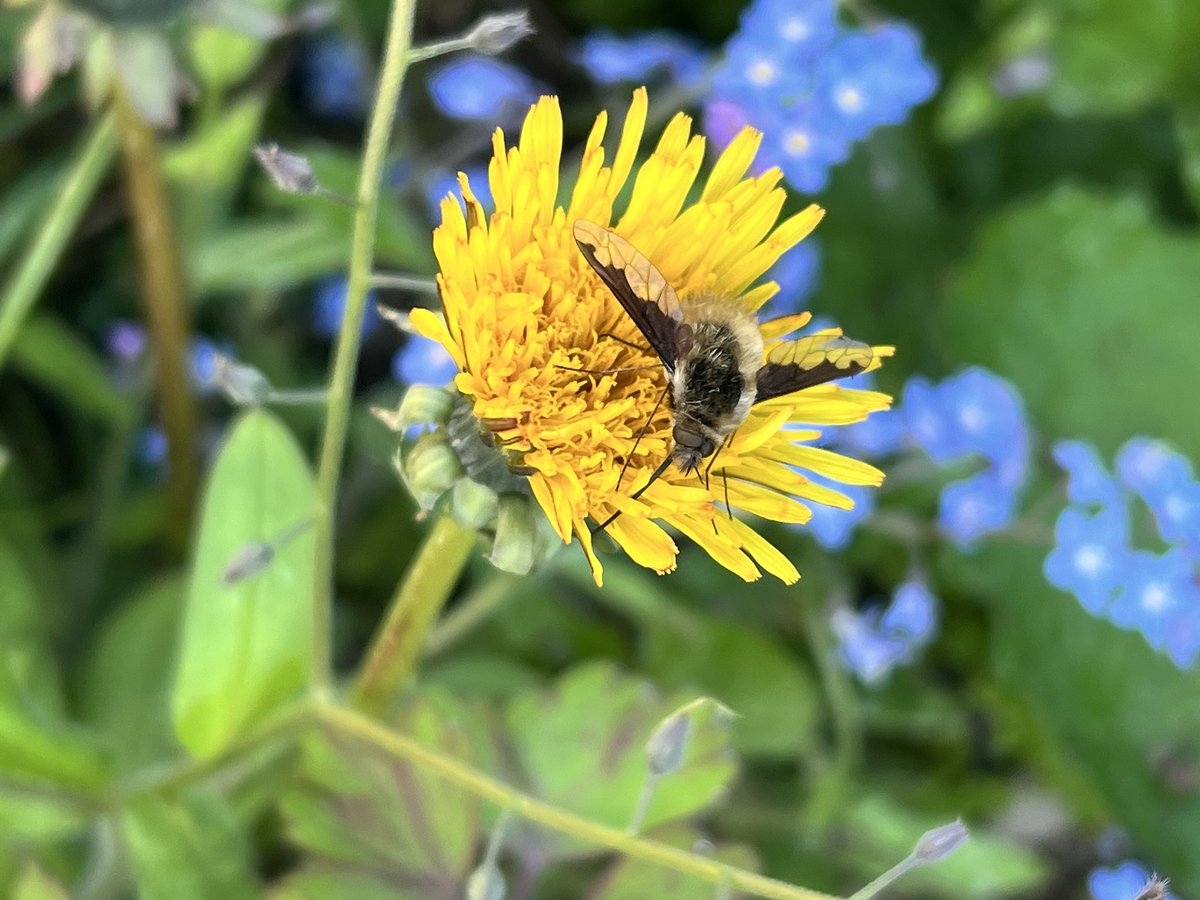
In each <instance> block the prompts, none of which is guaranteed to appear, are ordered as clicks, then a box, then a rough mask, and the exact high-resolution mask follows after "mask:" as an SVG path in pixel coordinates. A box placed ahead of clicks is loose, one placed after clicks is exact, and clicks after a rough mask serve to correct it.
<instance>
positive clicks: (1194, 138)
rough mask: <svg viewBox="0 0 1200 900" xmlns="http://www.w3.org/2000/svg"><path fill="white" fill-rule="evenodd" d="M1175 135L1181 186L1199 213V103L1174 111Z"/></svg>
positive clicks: (1193, 207)
mask: <svg viewBox="0 0 1200 900" xmlns="http://www.w3.org/2000/svg"><path fill="white" fill-rule="evenodd" d="M1175 134H1176V137H1177V139H1178V141H1179V150H1180V155H1181V156H1182V157H1183V160H1182V163H1183V172H1182V175H1183V185H1184V187H1185V188H1187V191H1188V195H1189V196H1190V197H1191V200H1192V209H1194V210H1197V211H1198V212H1200V103H1193V104H1190V105H1188V106H1186V107H1183V108H1181V109H1176V110H1175Z"/></svg>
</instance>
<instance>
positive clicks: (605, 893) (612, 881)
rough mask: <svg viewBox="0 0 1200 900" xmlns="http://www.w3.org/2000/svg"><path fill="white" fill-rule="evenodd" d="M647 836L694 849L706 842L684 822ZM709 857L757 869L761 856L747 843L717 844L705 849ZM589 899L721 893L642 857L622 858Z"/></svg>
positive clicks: (679, 899) (688, 898) (691, 897)
mask: <svg viewBox="0 0 1200 900" xmlns="http://www.w3.org/2000/svg"><path fill="white" fill-rule="evenodd" d="M647 837H649V838H651V839H653V840H656V841H661V842H662V843H664V844H669V845H670V846H672V847H678V848H679V849H681V850H692V849H693V848H695V847H696V846H697V845H699V844H701V843H702V842H704V838H703V837H702V836H701V835H700V833H699V832H697V831H695V830H694V829H691V828H687V827H684V826H680V825H671V826H668V827H666V828H661V829H658V830H657V831H655V832H654V833H652V834H649V835H647ZM705 856H708V857H710V858H712V859H715V860H716V861H717V862H721V863H724V864H725V865H727V866H732V867H734V868H738V869H749V870H751V871H754V870H756V869H757V868H758V856H757V854H756V853H755V852H754V850H753V848H751V847H748V846H746V845H745V844H717V845H716V846H714V847H711V848H710V849H708V850H706V851H705ZM587 896H588V898H589V900H646V898H647V897H653V898H654V900H696V898H697V897H710V896H712V897H716V896H720V895H719V894H718V893H717V890H716V888H715V887H713V885H712V884H711V883H710V882H707V881H700V880H699V879H697V878H693V877H691V876H688V875H684V874H682V873H680V872H676V871H675V870H673V869H667V868H664V867H663V866H656V865H654V864H652V863H648V862H644V861H642V860H638V859H628V858H626V859H622V860H620V861H618V862H617V863H615V864H614V865H613V866H612V867H611V868H610V869H609V870H608V871H607V872H605V873H604V875H603V876H601V878H600V880H599V881H598V882H597V883H596V884H595V885H593V886H592V889H591V890H590V891H589V892H588V895H587Z"/></svg>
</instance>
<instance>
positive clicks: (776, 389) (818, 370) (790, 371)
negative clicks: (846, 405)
mask: <svg viewBox="0 0 1200 900" xmlns="http://www.w3.org/2000/svg"><path fill="white" fill-rule="evenodd" d="M875 355H876V354H875V351H874V350H873V349H872V348H871V347H870V346H869V345H868V344H864V343H862V342H861V341H855V340H851V339H850V338H848V337H845V336H843V335H842V334H841V333H840V332H838V331H824V332H818V333H817V334H813V335H809V336H807V337H802V338H797V339H796V340H794V341H783V342H782V343H779V344H777V345H775V346H774V347H772V348H771V350H770V351H769V352H768V353H767V362H766V364H765V365H764V366H763V367H762V368H761V369H759V370H758V378H757V388H758V389H757V392H756V394H755V402H756V403H757V402H760V401H762V400H770V399H771V398H773V397H782V396H783V395H784V394H791V393H793V392H794V391H799V390H803V389H804V388H809V387H813V386H814V385H818V384H824V383H826V382H827V381H833V380H835V379H837V378H849V377H850V376H851V375H857V374H859V373H860V372H865V371H866V370H867V369H869V368H871V364H872V363H873V362H874V361H875Z"/></svg>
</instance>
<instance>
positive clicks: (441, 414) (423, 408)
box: [392, 384, 454, 431]
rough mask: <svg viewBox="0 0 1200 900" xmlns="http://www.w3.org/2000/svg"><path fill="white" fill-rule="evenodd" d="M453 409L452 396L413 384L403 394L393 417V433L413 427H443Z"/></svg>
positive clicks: (425, 385) (435, 389) (436, 389)
mask: <svg viewBox="0 0 1200 900" xmlns="http://www.w3.org/2000/svg"><path fill="white" fill-rule="evenodd" d="M453 407H454V395H453V394H451V393H449V392H448V391H444V390H442V389H441V388H436V387H431V386H429V385H427V384H414V385H413V386H412V387H410V388H409V389H408V390H407V391H405V393H404V397H403V398H402V399H401V400H400V408H399V409H398V410H397V413H396V417H395V420H394V421H395V427H393V428H392V430H393V431H407V430H408V429H409V428H411V427H412V426H414V425H444V424H446V421H447V420H448V419H449V418H450V411H451V409H452V408H453Z"/></svg>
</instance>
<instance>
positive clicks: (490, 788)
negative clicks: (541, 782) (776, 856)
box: [316, 705, 838, 900]
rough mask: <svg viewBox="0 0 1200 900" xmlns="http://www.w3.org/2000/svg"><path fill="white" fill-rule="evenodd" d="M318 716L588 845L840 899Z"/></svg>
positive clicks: (371, 730)
mask: <svg viewBox="0 0 1200 900" xmlns="http://www.w3.org/2000/svg"><path fill="white" fill-rule="evenodd" d="M316 715H317V718H318V720H319V721H321V722H323V723H325V724H326V725H328V726H329V727H330V728H333V729H335V730H337V731H339V732H341V733H342V734H347V735H352V736H354V737H357V738H359V739H361V740H364V741H368V742H369V743H371V744H372V745H374V746H375V747H378V748H379V749H380V750H382V751H384V752H385V753H388V754H389V755H392V756H395V757H398V758H400V759H404V760H407V761H409V762H412V763H414V764H416V765H419V766H421V767H423V768H426V769H429V770H431V771H436V772H438V773H439V774H440V775H442V776H443V777H444V778H446V779H447V780H449V781H452V782H454V783H455V784H457V785H459V786H460V787H462V788H463V789H465V790H467V791H470V792H471V793H472V794H474V795H475V796H477V797H482V798H484V799H486V800H490V801H491V802H493V803H495V804H496V805H497V806H499V807H500V808H501V809H505V810H511V811H512V812H513V813H515V814H516V815H519V816H521V817H522V818H524V819H527V820H528V821H530V822H537V823H539V824H541V825H545V826H546V827H548V828H552V829H554V830H555V831H558V832H560V833H562V834H569V835H571V836H572V837H575V838H578V839H579V840H581V841H584V842H585V843H588V844H593V845H598V846H601V847H607V848H609V849H610V850H613V851H615V852H617V853H621V854H624V855H625V856H630V857H633V858H634V859H640V860H644V861H645V862H648V863H652V864H654V865H659V866H663V867H665V868H668V869H672V870H674V871H676V872H680V873H682V874H685V875H689V876H691V877H693V878H697V879H700V880H701V881H706V882H708V883H709V884H714V885H720V884H728V885H730V886H731V887H732V888H733V889H735V890H739V891H743V892H745V893H748V894H752V895H754V896H757V897H768V898H773V900H838V898H835V897H832V896H831V895H829V894H822V893H820V892H818V891H810V890H807V889H806V888H801V887H796V886H794V885H790V884H787V883H785V882H782V881H778V880H776V879H774V878H767V877H765V876H763V875H756V874H755V873H753V872H748V871H746V870H744V869H736V868H732V867H730V866H726V865H724V864H723V863H720V862H718V861H717V860H715V859H710V858H708V857H704V856H698V855H697V854H695V853H688V852H687V851H685V850H680V849H678V848H676V847H671V846H668V845H666V844H663V843H660V842H658V841H652V840H647V839H645V838H639V837H635V836H633V835H631V834H629V833H627V832H624V831H619V830H617V829H616V828H609V827H608V826H606V825H600V824H597V823H596V822H592V821H589V820H588V819H584V818H582V817H580V816H577V815H575V814H574V813H570V812H567V811H566V810H563V809H559V808H558V807H555V806H552V805H550V804H549V803H543V802H542V801H541V800H538V799H536V798H534V797H531V796H529V795H528V794H525V793H522V792H521V791H518V790H514V789H513V788H511V787H509V786H508V785H505V784H502V783H501V782H498V781H495V780H494V779H492V778H489V777H488V776H487V775H484V774H483V773H482V772H479V771H477V770H476V769H473V768H471V767H470V766H467V765H464V764H463V763H461V762H459V761H458V760H455V759H452V758H450V757H446V756H442V755H441V754H440V753H438V752H437V751H435V750H431V749H429V748H428V747H425V746H423V745H422V744H420V743H419V742H417V741H416V740H413V739H412V738H409V737H406V736H405V735H402V734H399V733H398V732H395V731H391V730H390V729H388V728H385V727H384V726H382V725H380V724H378V723H377V722H375V721H373V720H372V719H369V718H367V717H366V716H364V715H362V714H360V713H357V712H355V711H353V710H349V709H344V708H340V707H335V706H329V705H322V706H319V707H318V708H317V710H316Z"/></svg>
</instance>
